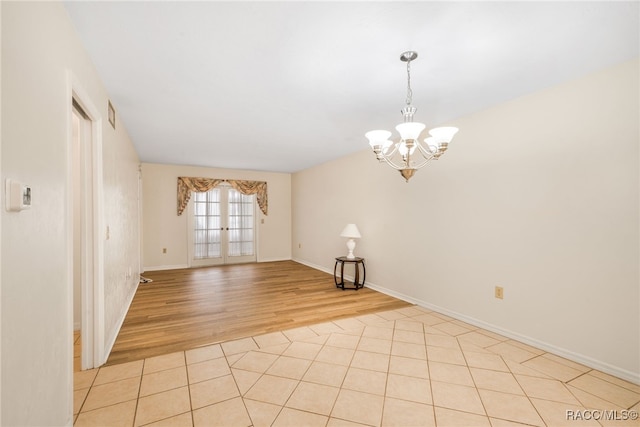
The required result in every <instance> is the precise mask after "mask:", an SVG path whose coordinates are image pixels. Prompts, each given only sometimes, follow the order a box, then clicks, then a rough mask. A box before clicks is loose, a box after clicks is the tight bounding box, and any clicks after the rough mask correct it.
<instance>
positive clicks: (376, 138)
mask: <svg viewBox="0 0 640 427" xmlns="http://www.w3.org/2000/svg"><path fill="white" fill-rule="evenodd" d="M364 136H365V137H367V139H368V140H369V145H370V146H371V147H375V146H378V145H380V146H385V145H386V146H389V145H390V144H391V141H389V137H390V136H391V132H389V131H388V130H372V131H370V132H367V133H366V134H365V135H364Z"/></svg>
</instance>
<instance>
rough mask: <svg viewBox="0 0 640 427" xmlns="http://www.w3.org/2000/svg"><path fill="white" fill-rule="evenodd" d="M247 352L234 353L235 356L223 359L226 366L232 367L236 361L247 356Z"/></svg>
mask: <svg viewBox="0 0 640 427" xmlns="http://www.w3.org/2000/svg"><path fill="white" fill-rule="evenodd" d="M247 353H248V351H247V352H244V353H236V354H231V355H228V356H226V357H225V359H227V365H229V366H233V364H234V363H236V362H237V361H238V360H240V359H242V358H243V357H244V355H245V354H247Z"/></svg>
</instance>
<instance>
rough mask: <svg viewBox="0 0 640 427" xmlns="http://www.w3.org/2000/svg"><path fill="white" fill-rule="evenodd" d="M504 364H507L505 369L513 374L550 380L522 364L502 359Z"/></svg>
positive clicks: (547, 376)
mask: <svg viewBox="0 0 640 427" xmlns="http://www.w3.org/2000/svg"><path fill="white" fill-rule="evenodd" d="M503 360H504V363H506V364H507V367H508V368H509V370H510V371H511V373H513V374H520V375H527V376H530V377H536V378H551V377H550V376H549V375H546V374H543V373H542V372H540V371H538V370H535V369H532V368H529V367H527V366H524V365H523V364H522V363H518V362H514V361H512V360H509V359H503Z"/></svg>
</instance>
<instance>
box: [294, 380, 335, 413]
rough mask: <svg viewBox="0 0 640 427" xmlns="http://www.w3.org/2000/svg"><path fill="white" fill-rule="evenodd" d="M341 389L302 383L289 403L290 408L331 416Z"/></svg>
mask: <svg viewBox="0 0 640 427" xmlns="http://www.w3.org/2000/svg"><path fill="white" fill-rule="evenodd" d="M339 392H340V389H339V388H337V387H330V386H326V385H321V384H314V383H308V382H301V383H300V384H298V387H296V389H295V391H294V392H293V394H292V395H291V397H290V398H289V400H288V401H287V404H286V405H285V406H287V407H288V408H293V409H299V410H301V411H308V412H313V413H315V414H321V415H329V414H330V413H331V409H332V408H333V404H334V403H335V402H336V398H337V397H338V393H339Z"/></svg>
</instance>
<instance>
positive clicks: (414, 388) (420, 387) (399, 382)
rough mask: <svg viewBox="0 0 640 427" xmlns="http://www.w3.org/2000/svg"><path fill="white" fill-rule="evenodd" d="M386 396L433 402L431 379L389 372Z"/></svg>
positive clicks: (419, 401)
mask: <svg viewBox="0 0 640 427" xmlns="http://www.w3.org/2000/svg"><path fill="white" fill-rule="evenodd" d="M386 397H392V398H395V399H402V400H409V401H411V402H418V403H427V404H432V403H433V402H432V400H431V386H430V384H429V380H425V379H422V378H412V377H406V376H404V375H395V374H389V375H388V376H387V389H386Z"/></svg>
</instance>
